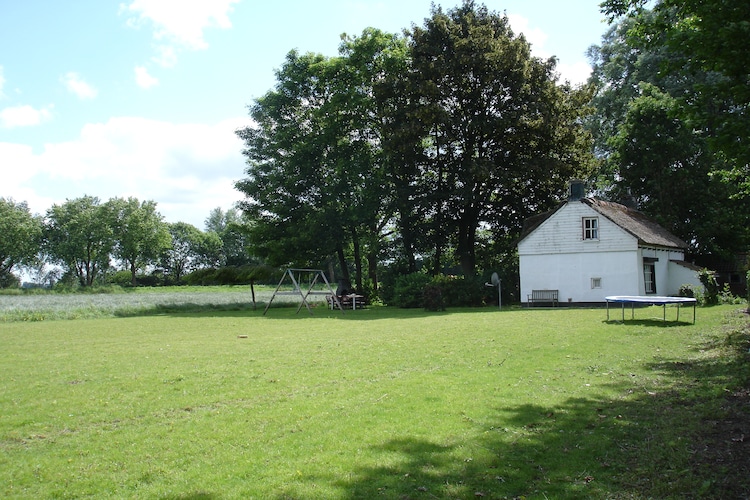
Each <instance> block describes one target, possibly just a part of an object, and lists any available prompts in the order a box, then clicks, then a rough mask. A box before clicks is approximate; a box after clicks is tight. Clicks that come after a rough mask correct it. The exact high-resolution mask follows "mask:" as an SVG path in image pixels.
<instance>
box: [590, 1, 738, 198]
mask: <svg viewBox="0 0 750 500" xmlns="http://www.w3.org/2000/svg"><path fill="white" fill-rule="evenodd" d="M647 4H648V2H646V1H645V0H606V1H605V2H604V3H603V4H602V7H603V11H604V12H605V13H606V14H608V15H609V16H610V19H611V20H615V19H617V18H619V17H620V16H626V15H627V16H631V17H632V18H634V19H635V20H636V21H635V24H634V26H633V29H631V30H629V32H628V33H629V35H630V38H631V43H632V45H634V46H637V47H646V48H649V49H652V48H654V47H666V48H668V50H669V51H670V53H671V54H673V55H674V57H672V58H670V59H669V60H666V61H665V62H664V64H662V66H661V70H662V72H663V73H664V74H665V75H670V76H671V77H673V78H687V79H688V81H690V82H691V84H692V85H691V86H690V92H687V93H686V94H685V95H683V96H680V103H681V106H680V116H681V118H683V119H685V120H688V121H689V123H690V124H691V127H692V128H693V129H694V130H696V131H698V132H700V134H701V135H702V136H704V137H705V138H706V139H707V140H708V143H709V144H710V146H711V149H712V151H713V152H714V153H716V154H718V155H720V156H721V157H722V159H724V160H726V163H725V168H724V169H723V173H724V175H725V177H726V178H727V179H729V180H731V181H732V183H734V184H736V185H738V186H739V187H740V188H741V190H742V193H743V194H744V195H745V196H750V148H748V147H747V144H746V140H745V139H746V137H747V130H748V129H750V85H748V82H750V51H748V50H747V48H748V47H747V40H750V4H748V3H747V2H740V1H725V0H659V1H658V2H656V4H655V6H654V8H653V12H652V13H651V15H649V16H644V15H643V13H644V12H645V11H646V5H647ZM695 74H705V75H707V78H703V79H698V80H696V79H695V78H694V75H695Z"/></svg>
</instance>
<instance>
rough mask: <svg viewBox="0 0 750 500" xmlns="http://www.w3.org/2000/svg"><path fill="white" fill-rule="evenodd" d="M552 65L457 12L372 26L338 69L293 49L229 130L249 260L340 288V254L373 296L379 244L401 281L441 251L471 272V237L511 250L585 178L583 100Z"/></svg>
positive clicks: (469, 12)
mask: <svg viewBox="0 0 750 500" xmlns="http://www.w3.org/2000/svg"><path fill="white" fill-rule="evenodd" d="M554 67H555V62H554V60H547V61H542V60H539V59H537V58H534V57H532V56H531V54H530V48H529V44H528V43H527V42H526V41H525V39H523V37H516V36H515V35H514V34H513V33H512V31H511V30H510V27H509V24H508V20H507V18H505V17H504V16H499V15H497V14H495V13H491V12H489V11H488V10H487V9H486V8H484V7H481V8H480V7H476V6H475V4H474V2H468V1H467V2H465V3H464V4H463V6H462V7H459V8H457V9H454V10H452V11H449V12H448V13H444V12H443V11H442V10H440V9H433V12H432V17H431V18H430V19H428V20H427V21H426V23H425V27H424V28H417V27H414V28H413V30H412V31H411V32H410V33H409V34H408V37H407V38H406V39H403V38H400V37H397V36H394V35H388V34H385V33H382V32H379V31H377V30H372V29H369V30H365V32H364V33H363V34H362V36H361V37H359V38H349V37H345V38H344V41H343V43H342V46H341V50H340V56H339V57H336V58H326V57H323V56H320V55H315V54H305V55H300V54H299V53H297V52H296V51H293V52H290V53H289V55H288V56H287V59H286V61H285V63H284V65H283V66H282V68H281V69H280V70H279V71H278V73H277V85H276V88H275V89H274V90H272V91H270V92H269V93H267V94H266V95H265V96H263V97H261V98H260V99H258V100H257V101H256V103H255V104H254V105H253V106H252V107H251V108H250V114H251V116H252V118H253V119H254V121H255V122H256V124H257V125H256V126H255V127H250V128H246V129H243V130H241V131H239V132H238V134H239V136H240V137H241V138H242V139H243V140H244V141H245V145H246V148H245V151H244V154H245V156H246V157H247V164H248V168H247V170H246V173H247V177H246V178H245V179H243V180H241V181H239V182H238V183H237V188H238V189H239V190H240V191H242V192H244V193H245V194H246V195H247V199H246V201H245V203H244V204H243V205H242V209H243V210H244V211H245V213H247V214H248V216H249V218H250V219H251V221H252V226H251V229H250V233H251V240H252V241H253V244H254V245H255V247H256V251H257V252H258V253H259V254H260V255H261V256H262V257H264V258H266V259H268V260H269V262H270V263H272V264H275V265H280V266H281V265H289V264H294V265H298V266H304V265H311V264H313V263H320V262H321V261H325V259H326V258H328V256H331V255H336V256H337V257H338V262H339V266H340V268H341V269H342V271H343V272H344V274H345V277H346V271H347V269H348V263H347V260H346V257H347V256H349V257H350V258H351V259H352V260H353V263H354V267H355V279H356V282H357V283H356V286H357V288H358V289H361V287H362V280H361V276H362V275H363V272H362V270H361V265H362V263H363V262H365V261H366V262H367V264H368V268H369V273H370V274H369V278H370V282H371V283H373V285H374V286H376V284H377V277H376V275H375V272H374V270H375V269H376V268H377V263H378V261H379V260H382V259H383V256H384V250H386V245H388V244H390V245H395V246H396V247H395V249H394V250H395V251H393V250H392V253H391V254H390V255H391V256H393V257H394V258H395V259H396V260H397V261H402V262H404V264H405V267H406V270H407V271H413V270H415V269H416V267H417V255H426V254H432V258H433V262H434V270H435V271H439V270H440V269H441V268H442V266H443V264H445V263H447V262H450V259H449V257H448V256H449V255H451V254H454V255H456V256H457V260H458V261H459V263H460V265H461V268H462V270H463V272H464V274H466V275H473V274H474V273H475V271H476V248H477V247H478V246H479V243H480V241H479V238H478V231H479V229H480V228H481V227H483V226H486V227H489V228H491V229H492V233H491V234H492V235H493V236H495V237H496V238H495V241H502V242H503V244H508V243H509V242H510V241H512V236H511V237H508V235H513V234H518V232H519V231H520V228H521V224H522V221H523V219H524V217H525V215H526V214H530V213H533V212H535V211H536V210H538V209H542V208H548V207H549V206H550V205H551V204H552V203H554V201H555V200H556V197H557V196H558V195H560V194H561V193H562V192H563V191H564V189H565V186H566V181H567V180H568V179H569V178H571V177H576V176H581V175H586V174H587V173H588V171H589V169H590V168H591V167H592V161H591V160H592V157H591V155H590V151H589V136H588V135H587V134H586V133H585V132H584V131H583V128H582V126H581V119H580V118H581V114H582V113H583V112H585V110H586V106H585V104H586V102H587V101H588V100H589V98H590V96H589V94H588V93H587V91H585V90H580V89H572V88H571V87H570V86H568V85H566V84H563V85H558V84H557V82H556V76H555V73H554ZM488 234H489V233H488Z"/></svg>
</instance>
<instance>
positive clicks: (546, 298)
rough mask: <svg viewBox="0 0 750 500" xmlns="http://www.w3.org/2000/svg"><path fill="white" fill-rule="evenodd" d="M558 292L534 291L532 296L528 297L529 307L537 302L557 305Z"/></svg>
mask: <svg viewBox="0 0 750 500" xmlns="http://www.w3.org/2000/svg"><path fill="white" fill-rule="evenodd" d="M558 295H559V291H558V290H532V291H531V295H527V296H526V300H527V301H528V304H529V307H531V304H534V303H536V302H549V303H551V304H552V306H553V307H554V306H556V305H557V297H558Z"/></svg>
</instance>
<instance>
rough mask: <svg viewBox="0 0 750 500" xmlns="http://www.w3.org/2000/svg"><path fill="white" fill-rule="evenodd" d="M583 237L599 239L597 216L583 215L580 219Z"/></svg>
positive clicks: (585, 238)
mask: <svg viewBox="0 0 750 500" xmlns="http://www.w3.org/2000/svg"><path fill="white" fill-rule="evenodd" d="M582 228H583V239H584V240H598V239H599V217H584V218H583V219H582Z"/></svg>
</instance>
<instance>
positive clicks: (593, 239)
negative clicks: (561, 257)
mask: <svg viewBox="0 0 750 500" xmlns="http://www.w3.org/2000/svg"><path fill="white" fill-rule="evenodd" d="M529 221H530V223H528V224H526V225H525V227H524V232H523V233H522V237H521V240H520V241H519V242H518V252H519V254H530V255H531V254H535V255H543V254H561V253H591V252H612V251H630V252H635V251H636V250H637V249H638V241H639V240H638V238H637V237H636V236H635V235H633V234H632V233H631V232H629V231H626V230H625V229H623V228H622V227H620V226H619V225H618V224H617V223H615V222H614V221H612V220H611V219H610V218H609V217H606V216H604V215H603V214H602V213H600V212H598V211H597V210H594V209H593V208H592V207H591V206H590V205H589V204H587V203H584V202H583V200H581V201H572V202H568V203H564V204H562V205H560V206H559V207H558V208H556V209H555V210H553V211H551V212H547V213H545V214H542V215H541V216H538V217H537V218H536V220H535V219H534V218H532V219H529ZM586 221H593V224H594V227H595V230H596V231H595V234H592V232H591V231H587V230H586V224H587V222H586Z"/></svg>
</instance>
